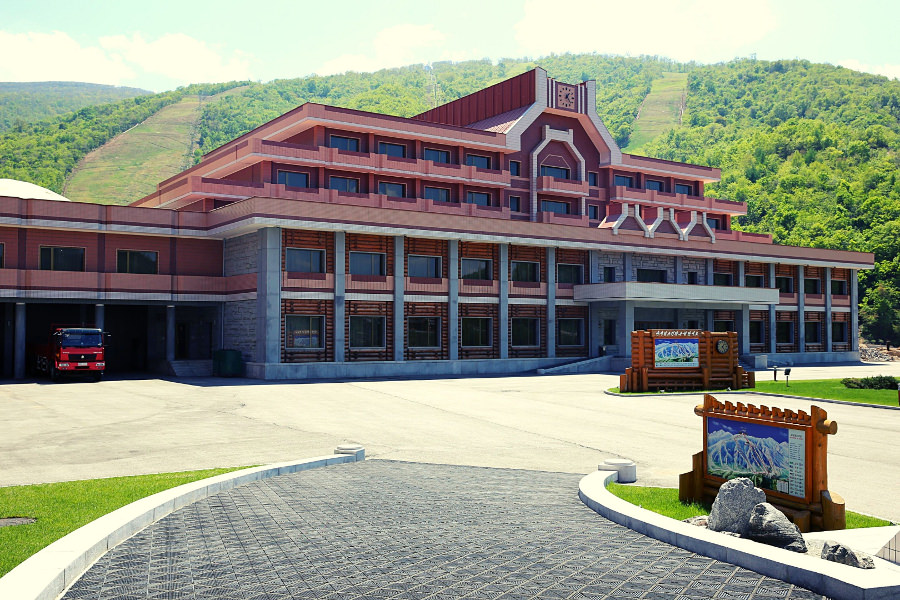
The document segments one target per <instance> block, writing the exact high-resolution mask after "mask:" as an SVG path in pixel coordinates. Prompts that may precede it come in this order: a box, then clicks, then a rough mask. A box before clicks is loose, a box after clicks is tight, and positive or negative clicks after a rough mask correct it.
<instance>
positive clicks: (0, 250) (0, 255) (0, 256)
mask: <svg viewBox="0 0 900 600" xmlns="http://www.w3.org/2000/svg"><path fill="white" fill-rule="evenodd" d="M5 247H6V246H5V245H4V244H0V269H2V268H3V258H4V257H3V249H4V248H5Z"/></svg>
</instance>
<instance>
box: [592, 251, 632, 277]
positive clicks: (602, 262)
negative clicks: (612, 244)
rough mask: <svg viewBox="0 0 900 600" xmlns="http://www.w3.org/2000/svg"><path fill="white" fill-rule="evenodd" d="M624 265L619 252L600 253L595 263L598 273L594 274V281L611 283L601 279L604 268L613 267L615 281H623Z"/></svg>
mask: <svg viewBox="0 0 900 600" xmlns="http://www.w3.org/2000/svg"><path fill="white" fill-rule="evenodd" d="M624 264H625V261H624V259H623V258H622V254H621V253H620V252H601V253H600V257H599V259H598V261H597V266H598V267H599V272H598V273H595V274H594V281H602V282H603V283H611V282H608V281H605V280H604V279H603V271H604V267H615V268H616V281H623V280H624V279H625V272H624Z"/></svg>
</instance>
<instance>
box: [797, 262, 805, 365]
mask: <svg viewBox="0 0 900 600" xmlns="http://www.w3.org/2000/svg"><path fill="white" fill-rule="evenodd" d="M797 279H798V280H799V287H798V288H797V337H798V338H799V341H798V343H797V351H798V352H806V270H805V269H804V267H803V265H799V266H798V267H797Z"/></svg>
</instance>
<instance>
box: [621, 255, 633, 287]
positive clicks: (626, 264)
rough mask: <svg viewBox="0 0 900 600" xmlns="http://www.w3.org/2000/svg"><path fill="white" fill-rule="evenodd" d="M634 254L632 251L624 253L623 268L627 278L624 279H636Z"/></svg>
mask: <svg viewBox="0 0 900 600" xmlns="http://www.w3.org/2000/svg"><path fill="white" fill-rule="evenodd" d="M633 256H634V255H632V254H631V252H625V253H624V254H622V268H623V269H624V271H625V278H624V279H623V280H622V281H634V272H633V270H632V268H631V262H632V258H633Z"/></svg>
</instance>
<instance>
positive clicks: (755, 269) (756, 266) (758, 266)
mask: <svg viewBox="0 0 900 600" xmlns="http://www.w3.org/2000/svg"><path fill="white" fill-rule="evenodd" d="M744 273H745V274H747V275H764V276H765V277H766V278H767V279H768V277H769V264H768V263H757V262H748V263H746V264H745V265H744Z"/></svg>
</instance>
